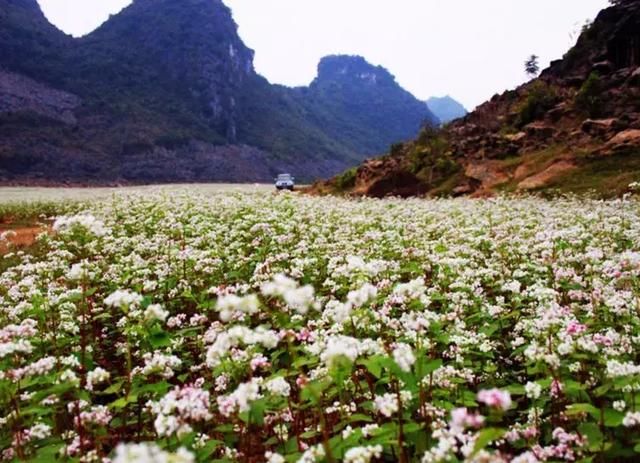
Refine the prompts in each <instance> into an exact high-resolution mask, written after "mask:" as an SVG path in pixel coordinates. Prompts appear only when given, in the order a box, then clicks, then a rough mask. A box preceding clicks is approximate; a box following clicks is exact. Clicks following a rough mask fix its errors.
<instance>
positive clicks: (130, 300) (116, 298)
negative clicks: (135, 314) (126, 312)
mask: <svg viewBox="0 0 640 463" xmlns="http://www.w3.org/2000/svg"><path fill="white" fill-rule="evenodd" d="M142 299H143V297H142V296H141V295H140V294H138V293H134V292H132V291H129V290H117V291H115V292H113V293H111V295H109V296H108V297H107V298H106V299H105V300H104V303H105V305H106V306H108V307H118V308H130V307H133V306H136V305H138V304H140V303H141V302H142Z"/></svg>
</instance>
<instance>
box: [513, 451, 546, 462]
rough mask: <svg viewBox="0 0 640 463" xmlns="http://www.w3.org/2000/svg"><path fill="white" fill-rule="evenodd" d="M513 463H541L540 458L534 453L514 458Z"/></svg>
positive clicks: (526, 453)
mask: <svg viewBox="0 0 640 463" xmlns="http://www.w3.org/2000/svg"><path fill="white" fill-rule="evenodd" d="M511 463H540V460H539V459H538V457H536V455H535V453H533V452H524V453H521V454H520V455H518V456H517V457H514V458H513V460H511Z"/></svg>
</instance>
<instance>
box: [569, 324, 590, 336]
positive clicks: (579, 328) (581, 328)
mask: <svg viewBox="0 0 640 463" xmlns="http://www.w3.org/2000/svg"><path fill="white" fill-rule="evenodd" d="M585 331H587V327H586V325H583V324H582V323H578V322H573V321H572V322H571V323H569V325H568V326H567V334H568V335H571V336H574V335H576V334H581V333H584V332H585Z"/></svg>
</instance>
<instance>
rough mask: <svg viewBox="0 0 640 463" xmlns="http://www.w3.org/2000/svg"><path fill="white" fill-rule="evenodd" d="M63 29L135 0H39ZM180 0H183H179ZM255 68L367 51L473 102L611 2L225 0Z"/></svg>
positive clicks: (84, 27) (272, 75) (430, 89)
mask: <svg viewBox="0 0 640 463" xmlns="http://www.w3.org/2000/svg"><path fill="white" fill-rule="evenodd" d="M38 1H39V3H40V5H41V6H42V9H43V11H44V13H45V15H47V17H48V18H49V20H50V21H51V22H52V23H54V24H55V25H56V26H58V27H59V28H60V29H62V30H63V31H65V32H67V33H69V34H72V35H75V36H80V35H84V34H87V33H89V32H90V31H92V30H93V29H95V28H96V27H97V26H98V25H99V24H101V23H102V22H104V21H105V20H106V19H107V18H108V17H109V15H110V14H115V13H117V12H118V11H120V10H121V9H122V8H123V7H125V6H127V5H128V4H129V3H131V0H38ZM175 1H180V0H175ZM225 3H226V4H227V5H228V6H229V7H230V8H231V9H232V11H233V15H234V18H235V20H236V22H237V23H238V25H239V31H240V36H241V37H242V39H243V40H244V41H245V43H246V44H247V45H248V46H249V47H251V48H253V49H254V50H256V59H255V66H256V70H257V71H258V72H259V73H261V74H262V75H263V76H265V77H266V78H267V79H269V81H271V82H273V83H279V84H284V85H289V86H296V85H307V84H308V83H309V82H311V80H312V79H313V78H314V76H315V74H316V66H317V64H318V61H319V60H320V58H321V57H322V56H325V55H328V54H336V53H346V54H357V55H362V56H364V57H365V58H366V59H367V60H369V61H370V62H371V63H373V64H376V65H378V64H379V65H382V66H385V67H386V68H388V69H389V70H390V71H391V73H392V74H394V75H395V76H396V77H397V80H398V82H399V83H400V84H401V85H402V86H404V87H405V88H406V89H407V90H409V91H410V92H412V93H413V94H414V95H416V96H417V97H418V98H421V99H427V98H428V97H430V96H434V95H435V96H443V95H446V94H449V95H451V96H453V97H454V98H456V99H458V100H459V101H461V102H462V103H463V104H464V105H465V106H467V108H470V109H471V108H473V107H475V106H476V105H478V104H480V103H482V102H483V101H485V100H487V99H489V98H491V96H492V95H494V94H495V93H498V92H502V91H504V90H506V89H509V88H513V87H515V86H517V85H518V84H520V83H522V82H523V81H524V80H525V75H524V71H523V62H524V60H525V58H526V57H527V56H528V55H530V54H531V53H535V54H537V55H539V56H540V57H541V64H542V65H543V67H546V65H547V64H548V63H549V62H550V61H551V60H553V59H557V58H560V57H562V55H563V54H564V53H565V52H566V51H567V50H568V49H569V48H570V46H571V45H573V43H575V39H576V33H577V31H579V29H580V27H581V26H582V24H584V23H585V21H587V20H589V19H593V18H595V16H596V14H597V13H598V11H599V10H601V9H602V8H604V7H605V6H606V5H607V3H608V2H607V0H535V1H531V0H225Z"/></svg>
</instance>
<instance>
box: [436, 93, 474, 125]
mask: <svg viewBox="0 0 640 463" xmlns="http://www.w3.org/2000/svg"><path fill="white" fill-rule="evenodd" d="M427 105H428V106H429V109H430V110H431V111H433V114H435V115H436V117H437V118H438V119H440V122H442V123H443V124H448V123H449V122H451V121H455V120H456V119H460V118H461V117H464V116H466V115H467V110H466V109H465V107H464V106H462V104H461V103H460V102H458V101H456V100H455V99H453V98H451V97H450V96H449V95H447V96H443V97H435V96H434V97H431V98H429V99H428V100H427Z"/></svg>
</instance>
